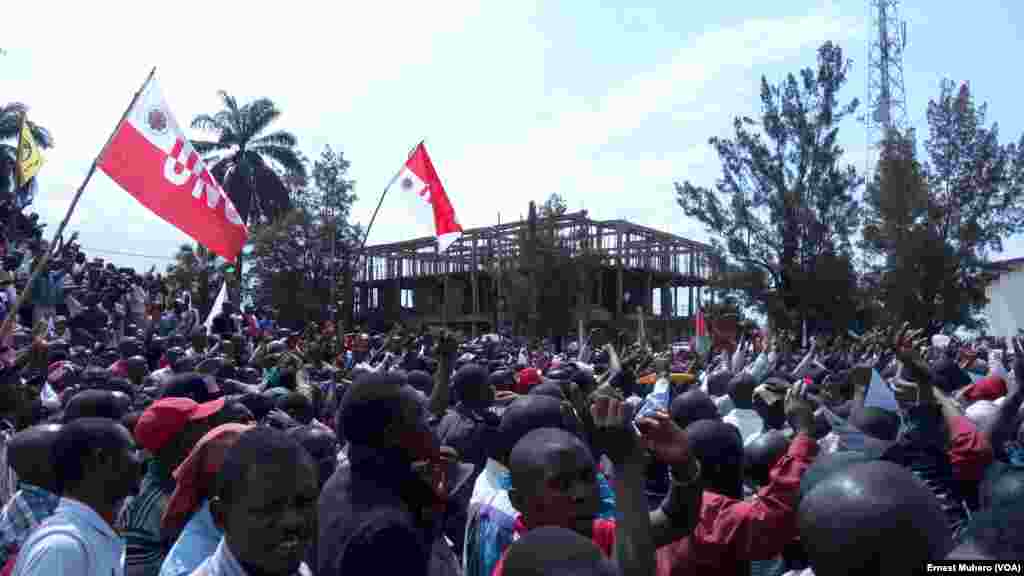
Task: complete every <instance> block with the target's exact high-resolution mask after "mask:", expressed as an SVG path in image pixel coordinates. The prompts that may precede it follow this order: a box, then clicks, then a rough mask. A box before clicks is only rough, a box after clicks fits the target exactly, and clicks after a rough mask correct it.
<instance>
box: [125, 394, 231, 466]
mask: <svg viewBox="0 0 1024 576" xmlns="http://www.w3.org/2000/svg"><path fill="white" fill-rule="evenodd" d="M224 402H225V400H224V399H223V398H220V399H218V400H213V401H211V402H207V403H205V404H198V403H196V402H195V401H193V400H191V399H189V398H161V399H160V400H157V401H156V402H154V403H153V404H151V405H150V406H149V408H147V409H146V411H145V412H143V413H142V416H140V417H139V421H138V423H137V424H136V425H135V438H137V439H138V441H139V444H140V445H142V447H143V448H145V449H146V450H147V451H148V452H149V453H150V454H153V455H154V456H156V457H157V458H158V459H159V460H160V461H161V462H162V463H163V464H164V465H165V466H167V467H168V469H171V470H173V469H174V468H177V467H178V465H179V464H181V462H182V461H183V460H185V457H186V456H188V453H189V451H191V450H192V448H193V447H194V446H195V445H196V442H198V441H199V439H200V438H202V437H203V435H204V434H206V433H207V432H209V431H210V430H211V429H213V428H215V427H216V426H218V425H220V424H221V423H222V422H221V420H220V419H219V418H218V417H217V415H218V413H219V412H221V410H222V409H223V408H224Z"/></svg>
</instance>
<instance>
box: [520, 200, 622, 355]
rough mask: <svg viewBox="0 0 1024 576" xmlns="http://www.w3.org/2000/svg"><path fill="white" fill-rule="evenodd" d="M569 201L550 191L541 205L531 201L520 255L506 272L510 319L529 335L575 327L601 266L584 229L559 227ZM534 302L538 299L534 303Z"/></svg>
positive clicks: (559, 331) (599, 258) (544, 334)
mask: <svg viewBox="0 0 1024 576" xmlns="http://www.w3.org/2000/svg"><path fill="white" fill-rule="evenodd" d="M566 211H567V206H566V203H565V200H563V199H562V198H561V196H559V195H558V194H552V195H551V196H549V197H548V199H547V200H546V201H545V202H544V204H542V205H541V207H540V209H539V210H538V209H537V207H536V204H534V203H533V202H531V203H530V210H529V216H528V218H527V226H526V228H525V229H524V230H522V231H521V232H520V237H519V260H518V262H516V265H515V266H513V267H511V268H507V269H506V270H505V272H504V273H503V276H502V285H503V291H504V295H505V299H506V306H507V309H508V312H509V314H510V320H511V321H512V322H513V324H514V325H515V326H516V328H517V330H521V332H525V333H527V334H529V335H531V336H549V335H554V336H560V335H565V334H568V333H569V332H570V331H572V330H575V329H576V326H575V325H574V323H573V322H574V315H575V314H577V313H585V309H584V308H583V306H584V304H585V303H586V296H585V294H586V292H587V290H588V289H589V288H590V287H591V286H592V284H591V282H592V280H593V278H594V275H595V274H596V273H597V272H598V271H599V270H600V269H601V260H602V257H601V255H600V254H599V253H598V252H597V251H596V250H595V249H594V247H593V246H590V245H589V236H587V234H586V231H585V230H579V231H578V232H577V234H576V235H573V233H572V232H571V231H569V230H560V229H559V227H558V222H557V220H558V218H559V217H560V216H563V215H564V214H565V213H566ZM534 302H536V304H534Z"/></svg>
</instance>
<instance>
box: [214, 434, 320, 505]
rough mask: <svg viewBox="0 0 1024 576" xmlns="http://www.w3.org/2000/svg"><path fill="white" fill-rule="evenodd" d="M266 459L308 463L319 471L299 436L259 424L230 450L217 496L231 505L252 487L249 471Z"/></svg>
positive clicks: (290, 462)
mask: <svg viewBox="0 0 1024 576" xmlns="http://www.w3.org/2000/svg"><path fill="white" fill-rule="evenodd" d="M266 462H274V463H275V464H277V465H278V466H296V465H298V464H300V463H302V462H306V463H307V464H308V465H309V466H310V469H311V470H316V463H315V462H314V461H313V457H312V456H310V455H309V452H307V451H306V449H305V448H303V447H302V445H301V444H299V442H298V441H297V440H296V439H295V438H293V437H292V436H289V435H288V434H287V433H285V432H283V431H281V430H276V429H274V428H269V427H267V426H255V427H253V428H251V429H249V430H246V431H245V432H244V433H243V434H242V435H241V436H239V437H238V441H237V442H235V444H234V445H233V446H231V448H230V449H228V453H227V455H225V456H224V464H223V465H221V468H220V472H218V473H217V482H216V486H215V492H214V495H215V496H216V497H217V498H219V499H220V500H221V502H222V503H224V504H225V505H228V506H230V505H231V503H233V502H234V498H236V497H237V496H238V495H239V494H242V493H244V492H245V491H246V490H248V486H247V483H248V477H249V470H251V469H252V467H253V465H255V464H261V463H266Z"/></svg>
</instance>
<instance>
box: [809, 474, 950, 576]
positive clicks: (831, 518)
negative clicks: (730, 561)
mask: <svg viewBox="0 0 1024 576" xmlns="http://www.w3.org/2000/svg"><path fill="white" fill-rule="evenodd" d="M799 516H800V517H799V524H800V535H801V537H802V538H804V539H805V542H804V543H805V549H806V550H807V553H808V557H809V559H810V563H811V567H812V568H813V569H814V573H815V574H816V575H817V576H836V575H840V574H909V573H913V572H915V571H917V570H919V569H920V567H921V566H922V565H923V564H924V563H925V562H927V561H928V560H933V559H936V558H943V557H945V555H946V554H947V553H948V552H949V550H950V548H951V535H950V531H949V525H948V523H947V521H946V517H945V515H944V514H943V512H942V509H941V508H940V507H939V503H938V501H937V500H936V498H935V496H934V495H933V494H932V493H931V491H930V490H929V489H928V488H927V487H925V486H924V484H922V483H921V482H920V481H919V480H917V478H915V477H914V475H913V474H912V473H911V472H910V471H909V470H907V469H906V468H903V467H902V466H899V465H897V464H893V463H891V462H883V461H875V462H865V463H858V464H852V465H850V466H846V467H844V468H841V469H840V470H838V471H836V472H833V473H832V474H830V475H829V476H827V477H826V478H824V479H823V480H821V481H820V482H819V483H818V484H817V485H816V486H815V487H814V488H812V489H811V490H810V492H808V493H807V494H806V496H805V497H804V498H803V500H802V502H801V503H800V512H799Z"/></svg>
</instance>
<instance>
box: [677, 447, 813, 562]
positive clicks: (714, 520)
mask: <svg viewBox="0 0 1024 576" xmlns="http://www.w3.org/2000/svg"><path fill="white" fill-rule="evenodd" d="M817 453H818V444H817V443H816V442H815V441H814V440H813V439H812V438H810V437H808V436H806V435H803V434H801V435H798V436H797V437H796V438H794V439H793V441H792V442H790V444H789V451H788V452H786V454H785V455H784V456H783V457H782V458H780V459H779V461H778V462H776V463H775V466H774V467H773V468H772V470H771V473H770V478H771V481H770V482H769V484H768V485H767V486H765V487H764V488H762V489H761V490H759V491H758V493H757V496H756V497H755V498H753V499H751V500H736V499H733V498H729V497H728V496H723V495H721V494H716V493H714V492H708V491H705V492H704V495H703V500H702V502H701V509H700V518H699V519H698V520H697V526H696V527H695V528H694V529H693V533H692V534H691V535H690V536H689V537H687V538H683V539H681V540H677V541H675V542H673V543H671V544H668V545H666V546H662V547H661V548H659V549H658V576H669V575H683V574H686V575H687V576H689V575H691V574H720V575H722V574H743V573H745V572H746V571H748V570H749V564H748V563H749V562H750V561H751V560H761V559H768V558H773V557H775V556H777V555H778V554H780V553H781V552H782V550H783V549H784V548H785V547H786V545H787V544H789V543H790V542H792V541H793V540H794V539H795V538H796V537H797V535H798V530H797V514H796V500H797V497H798V496H799V494H800V478H801V477H803V475H804V472H805V471H806V470H807V469H808V468H809V467H810V466H811V464H812V463H813V462H814V456H815V455H816V454H817Z"/></svg>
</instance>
